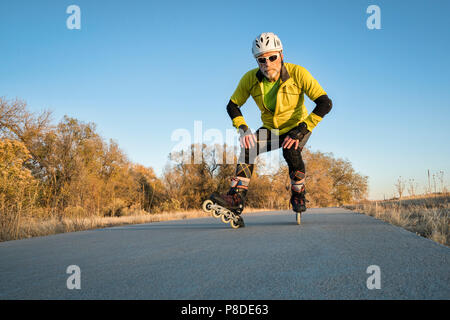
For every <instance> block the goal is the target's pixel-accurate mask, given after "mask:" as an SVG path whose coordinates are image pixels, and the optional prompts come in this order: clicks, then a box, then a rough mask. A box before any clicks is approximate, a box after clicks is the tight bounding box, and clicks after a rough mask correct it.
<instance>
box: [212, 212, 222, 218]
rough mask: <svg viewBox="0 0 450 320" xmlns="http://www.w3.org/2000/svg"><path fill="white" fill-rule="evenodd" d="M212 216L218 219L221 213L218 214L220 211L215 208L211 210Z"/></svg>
mask: <svg viewBox="0 0 450 320" xmlns="http://www.w3.org/2000/svg"><path fill="white" fill-rule="evenodd" d="M212 216H213V217H214V218H216V219H219V218H220V216H221V214H220V212H218V211H216V210H213V211H212Z"/></svg>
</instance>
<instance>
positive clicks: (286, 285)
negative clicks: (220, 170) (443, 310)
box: [0, 208, 450, 299]
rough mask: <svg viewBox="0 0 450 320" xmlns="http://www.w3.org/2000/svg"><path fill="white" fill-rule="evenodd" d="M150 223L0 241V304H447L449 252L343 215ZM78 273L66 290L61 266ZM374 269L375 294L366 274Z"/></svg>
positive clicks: (334, 211)
mask: <svg viewBox="0 0 450 320" xmlns="http://www.w3.org/2000/svg"><path fill="white" fill-rule="evenodd" d="M244 219H245V222H246V227H245V228H242V229H238V230H233V229H231V228H230V227H229V226H228V225H225V224H223V223H221V222H220V221H219V220H216V219H213V218H201V219H190V220H180V221H170V222H159V223H151V224H143V225H133V226H123V227H114V228H107V229H98V230H91V231H83V232H75V233H66V234H58V235H53V236H48V237H38V238H32V239H26V240H18V241H9V242H3V243H0V299H450V248H448V247H445V246H442V245H439V244H437V243H434V242H433V241H431V240H428V239H424V238H422V237H419V236H417V235H415V234H413V233H410V232H408V231H405V230H403V229H401V228H398V227H395V226H392V225H389V224H387V223H385V222H382V221H379V220H376V219H374V218H371V217H368V216H366V215H362V214H356V213H352V212H350V211H348V210H345V209H338V208H327V209H309V210H308V211H307V212H306V213H305V214H303V216H302V223H303V224H302V225H301V226H297V225H296V224H295V216H294V215H293V214H292V213H291V212H288V211H278V212H275V211H272V212H266V213H251V214H246V215H244ZM69 265H77V266H79V267H80V269H81V289H80V290H69V289H67V287H66V280H67V278H68V277H69V274H67V273H66V268H67V267H68V266H69ZM371 265H376V266H379V268H380V272H381V278H380V279H381V289H374V290H369V289H368V288H367V284H366V283H367V279H368V277H370V276H371V274H368V273H366V271H367V268H368V267H369V266H371Z"/></svg>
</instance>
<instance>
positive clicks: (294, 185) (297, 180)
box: [290, 170, 305, 192]
mask: <svg viewBox="0 0 450 320" xmlns="http://www.w3.org/2000/svg"><path fill="white" fill-rule="evenodd" d="M290 177H291V190H292V191H294V192H302V191H303V190H304V189H305V173H304V172H301V171H300V170H296V171H292V172H291V173H290Z"/></svg>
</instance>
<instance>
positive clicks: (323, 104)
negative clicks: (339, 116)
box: [313, 94, 333, 118]
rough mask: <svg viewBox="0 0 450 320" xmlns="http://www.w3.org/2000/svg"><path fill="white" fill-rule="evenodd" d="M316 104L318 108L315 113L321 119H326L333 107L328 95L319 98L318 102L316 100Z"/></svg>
mask: <svg viewBox="0 0 450 320" xmlns="http://www.w3.org/2000/svg"><path fill="white" fill-rule="evenodd" d="M314 102H315V103H316V107H315V108H314V110H313V113H315V114H317V115H318V116H319V117H322V118H323V117H324V116H325V115H326V114H327V113H328V112H330V110H331V108H332V107H333V102H332V101H331V99H330V98H328V96H327V95H326V94H324V95H323V96H320V97H318V98H317V99H316V100H314Z"/></svg>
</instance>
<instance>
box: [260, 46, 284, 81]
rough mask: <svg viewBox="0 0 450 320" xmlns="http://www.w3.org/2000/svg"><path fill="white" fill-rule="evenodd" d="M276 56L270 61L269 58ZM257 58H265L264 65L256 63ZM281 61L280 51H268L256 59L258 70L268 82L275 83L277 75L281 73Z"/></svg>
mask: <svg viewBox="0 0 450 320" xmlns="http://www.w3.org/2000/svg"><path fill="white" fill-rule="evenodd" d="M275 55H278V57H277V58H276V60H274V61H270V60H269V57H272V56H275ZM259 58H266V59H265V60H266V61H265V62H264V63H261V62H259V61H258V59H259ZM282 59H283V53H281V52H280V51H270V52H266V53H263V54H262V55H260V56H258V57H257V58H256V61H258V65H259V69H260V70H261V72H262V73H263V74H264V75H265V76H266V78H267V79H269V81H275V80H277V79H278V77H279V74H280V72H281V61H282Z"/></svg>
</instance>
